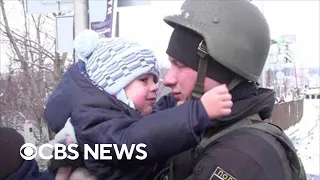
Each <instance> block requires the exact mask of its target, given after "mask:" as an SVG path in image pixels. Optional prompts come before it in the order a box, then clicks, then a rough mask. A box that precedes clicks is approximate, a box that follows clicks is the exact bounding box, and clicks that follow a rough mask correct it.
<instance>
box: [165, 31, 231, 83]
mask: <svg viewBox="0 0 320 180" xmlns="http://www.w3.org/2000/svg"><path fill="white" fill-rule="evenodd" d="M202 40H203V38H202V37H201V36H200V35H199V34H197V33H195V32H194V31H192V30H190V29H187V28H185V27H182V26H176V27H175V28H174V30H173V32H172V34H171V38H170V41H169V44H168V48H167V54H168V55H169V56H171V57H173V58H174V59H175V60H177V61H179V62H181V63H182V64H184V65H186V66H188V67H190V68H192V69H193V70H195V71H198V64H199V57H198V56H197V51H198V46H199V44H200V42H201V41H202ZM206 75H207V77H209V78H211V79H214V80H215V81H218V82H220V83H226V84H228V83H230V81H231V80H232V79H233V77H234V76H235V74H234V73H233V72H232V71H231V70H229V69H227V68H226V67H224V66H222V65H221V64H219V63H218V62H217V61H216V60H214V59H213V58H212V57H210V59H209V61H208V67H207V74H206Z"/></svg>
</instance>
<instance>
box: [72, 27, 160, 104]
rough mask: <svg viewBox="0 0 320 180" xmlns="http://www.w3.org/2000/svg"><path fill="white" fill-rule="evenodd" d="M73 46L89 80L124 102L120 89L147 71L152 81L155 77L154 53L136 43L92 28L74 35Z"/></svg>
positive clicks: (156, 75) (155, 61) (124, 98)
mask: <svg viewBox="0 0 320 180" xmlns="http://www.w3.org/2000/svg"><path fill="white" fill-rule="evenodd" d="M74 48H75V53H76V56H78V58H79V59H81V60H82V61H84V62H85V66H86V71H87V75H88V77H89V79H90V80H91V81H92V82H93V83H94V84H96V85H97V86H98V87H99V88H101V89H103V90H104V91H106V92H107V93H109V94H111V95H116V96H117V98H118V99H120V100H122V101H124V102H125V101H128V100H127V99H126V97H123V96H125V94H124V90H123V89H124V88H125V87H126V86H127V85H128V84H130V83H131V82H132V81H134V80H136V79H137V78H138V77H140V76H141V75H144V74H149V73H150V74H153V75H154V76H155V78H156V82H157V81H158V79H159V74H160V71H159V67H158V64H157V59H156V57H155V55H154V53H153V52H152V51H151V50H150V49H148V48H146V47H143V46H142V45H140V44H138V43H137V42H134V41H129V40H126V39H123V38H105V37H99V35H98V33H96V32H95V31H93V30H85V31H83V32H81V33H80V34H79V35H78V36H77V37H76V38H75V40H74ZM125 103H127V102H125ZM127 104H128V103H127Z"/></svg>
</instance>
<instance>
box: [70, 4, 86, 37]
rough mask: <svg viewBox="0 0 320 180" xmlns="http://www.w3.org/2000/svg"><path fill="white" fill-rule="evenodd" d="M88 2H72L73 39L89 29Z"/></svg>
mask: <svg viewBox="0 0 320 180" xmlns="http://www.w3.org/2000/svg"><path fill="white" fill-rule="evenodd" d="M88 1H89V0H76V1H74V16H73V18H74V19H73V21H74V37H76V36H77V35H78V34H79V32H81V31H83V30H85V29H89V2H88Z"/></svg>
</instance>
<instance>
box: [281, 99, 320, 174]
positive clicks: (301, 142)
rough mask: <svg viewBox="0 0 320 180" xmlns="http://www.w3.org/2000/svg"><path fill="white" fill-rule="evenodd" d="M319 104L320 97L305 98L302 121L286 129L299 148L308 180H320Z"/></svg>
mask: <svg viewBox="0 0 320 180" xmlns="http://www.w3.org/2000/svg"><path fill="white" fill-rule="evenodd" d="M319 104H320V101H319V99H316V100H309V99H305V100H304V112H303V117H302V119H301V121H300V122H299V123H298V124H296V125H294V126H291V127H290V128H289V129H287V130H286V131H285V132H286V134H287V135H289V137H290V139H291V140H292V142H293V144H294V145H295V147H296V149H297V150H298V155H299V156H300V158H301V160H302V163H303V164H304V167H305V170H306V172H307V174H308V180H320V176H319V174H320V172H319V171H320V169H319V168H320V166H319V163H320V162H319V161H320V159H319V157H320V156H319V131H320V129H319V119H320V115H319V108H320V107H319Z"/></svg>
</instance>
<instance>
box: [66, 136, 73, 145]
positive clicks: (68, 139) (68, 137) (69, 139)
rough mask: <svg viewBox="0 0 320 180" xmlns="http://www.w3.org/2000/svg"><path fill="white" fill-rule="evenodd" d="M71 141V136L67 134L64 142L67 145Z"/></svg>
mask: <svg viewBox="0 0 320 180" xmlns="http://www.w3.org/2000/svg"><path fill="white" fill-rule="evenodd" d="M71 143H72V139H71V137H70V136H67V137H66V144H67V145H69V144H71Z"/></svg>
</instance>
